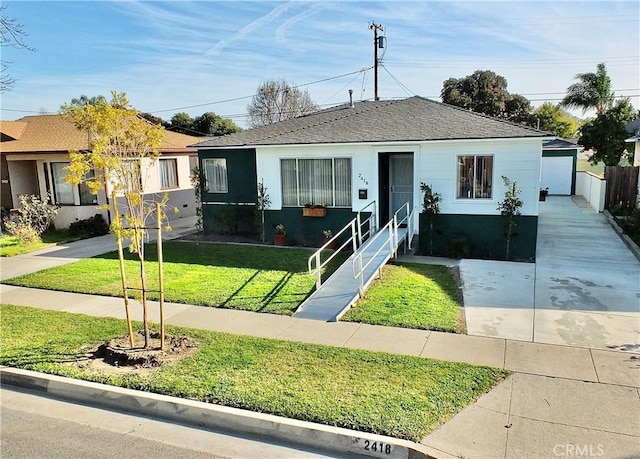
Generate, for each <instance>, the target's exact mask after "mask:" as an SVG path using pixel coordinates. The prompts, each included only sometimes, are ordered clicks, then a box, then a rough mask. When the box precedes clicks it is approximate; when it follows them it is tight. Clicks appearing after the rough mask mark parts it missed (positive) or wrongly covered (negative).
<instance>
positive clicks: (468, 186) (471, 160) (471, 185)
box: [458, 156, 493, 199]
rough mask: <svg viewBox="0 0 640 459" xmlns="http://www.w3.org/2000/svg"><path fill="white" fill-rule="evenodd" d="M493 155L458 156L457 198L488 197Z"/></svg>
mask: <svg viewBox="0 0 640 459" xmlns="http://www.w3.org/2000/svg"><path fill="white" fill-rule="evenodd" d="M492 184H493V156H458V198H459V199H490V198H491V188H492Z"/></svg>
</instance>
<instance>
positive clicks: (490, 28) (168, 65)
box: [1, 0, 640, 127]
mask: <svg viewBox="0 0 640 459" xmlns="http://www.w3.org/2000/svg"><path fill="white" fill-rule="evenodd" d="M3 5H5V6H7V7H8V8H7V9H6V10H5V14H6V15H7V16H9V17H14V18H16V19H17V20H18V21H19V22H20V23H22V24H23V26H24V29H25V31H26V32H28V33H29V36H28V37H27V39H26V41H27V43H28V44H29V45H31V46H33V47H36V48H37V51H36V52H28V51H25V50H16V49H12V48H4V49H2V59H3V61H9V62H11V65H10V67H9V73H10V74H11V75H12V76H13V77H14V78H15V79H16V82H15V85H14V89H13V90H12V91H10V92H6V93H4V94H2V96H1V97H2V100H1V109H2V113H1V117H2V119H5V120H12V119H18V118H20V117H22V116H25V115H30V114H37V113H43V112H48V113H55V112H57V111H58V110H59V107H60V105H61V104H63V103H65V102H69V101H70V100H71V99H72V98H74V97H79V96H80V95H82V94H86V95H88V96H95V95H99V94H101V95H106V96H108V95H109V94H110V92H111V91H112V90H116V91H124V92H126V93H127V95H128V96H129V99H130V101H131V103H132V104H133V105H134V106H135V107H136V108H138V109H139V110H142V111H147V112H151V113H154V114H155V115H157V116H161V117H162V118H164V119H167V120H168V119H170V118H171V116H172V115H173V114H175V113H176V112H181V111H182V112H187V113H189V114H191V115H192V116H197V115H200V114H202V113H204V112H207V111H213V112H216V113H218V114H219V115H222V116H224V117H228V118H231V119H232V120H233V121H235V122H236V123H237V124H239V125H240V126H243V127H245V126H246V111H247V110H246V107H247V104H248V103H249V101H250V97H251V95H252V94H254V93H255V92H256V89H257V87H258V86H259V85H260V83H261V82H263V81H265V80H267V79H273V78H284V79H285V80H287V81H288V82H290V83H292V84H295V85H302V84H305V86H303V89H308V91H309V93H310V95H311V97H312V99H313V100H314V101H315V102H316V103H318V104H320V105H321V106H323V107H324V106H330V105H335V104H339V103H343V102H346V101H347V100H348V89H353V91H354V96H355V99H356V100H359V99H372V98H373V95H374V92H373V71H372V70H368V71H366V72H360V71H361V70H362V69H366V68H369V67H371V66H372V63H373V32H372V31H371V30H370V29H369V23H370V22H372V21H375V22H376V23H379V24H382V25H383V26H384V28H385V32H384V34H385V35H386V38H387V46H386V49H385V50H384V53H385V54H384V56H383V64H384V68H381V69H380V77H379V80H380V82H379V94H380V97H381V98H382V99H389V98H401V97H407V96H412V95H414V94H417V95H420V96H424V97H428V98H431V99H436V100H438V98H439V94H440V90H441V89H442V83H443V81H444V80H446V79H447V78H450V77H456V78H461V77H464V76H466V75H469V74H471V73H473V72H474V71H475V70H477V69H483V70H493V71H494V72H496V73H498V74H500V75H502V76H504V77H505V78H506V79H507V82H508V85H509V86H508V89H509V91H510V92H512V93H518V94H522V95H524V96H525V97H527V98H528V99H530V100H531V101H532V103H533V104H534V106H537V105H540V104H541V103H542V102H543V101H544V100H550V101H553V102H556V101H557V99H560V98H562V96H563V95H564V91H565V90H566V88H567V87H568V86H569V85H570V84H572V83H573V82H574V76H575V74H576V73H580V72H593V71H595V68H596V64H597V63H598V62H604V63H606V65H607V70H608V72H609V74H610V76H611V78H612V81H613V88H614V90H616V94H617V95H619V96H633V97H631V101H632V103H633V104H634V106H635V107H636V108H640V2H637V1H630V2H611V1H605V2H595V1H581V2H578V1H568V2H557V1H528V2H525V1H511V2H486V1H468V2H455V1H442V2H432V1H394V0H387V1H367V2H365V1H344V2H333V1H298V0H294V1H289V2H271V1H259V2H249V1H200V2H189V1H172V2H169V1H147V2H139V1H114V2H105V1H67V2H65V1H24V0H21V1H11V0H8V1H3ZM354 72H355V73H354ZM344 74H350V75H348V76H343V77H340V78H333V77H337V76H340V75H344ZM320 80H324V81H320ZM318 81H320V82H318ZM313 82H317V83H313ZM307 83H313V84H308V85H306V84H307ZM226 100H231V101H229V102H222V103H221V102H220V101H226ZM575 113H576V114H577V115H581V112H579V111H578V112H575ZM587 115H589V113H587Z"/></svg>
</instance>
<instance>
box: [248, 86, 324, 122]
mask: <svg viewBox="0 0 640 459" xmlns="http://www.w3.org/2000/svg"><path fill="white" fill-rule="evenodd" d="M247 110H248V112H249V125H250V126H251V127H259V126H266V125H268V124H272V123H276V122H278V121H283V120H287V119H290V118H296V117H298V116H301V115H306V114H308V113H312V112H315V111H317V110H318V105H317V104H316V103H315V102H314V101H313V100H312V99H311V96H310V95H309V91H308V90H304V91H303V90H301V89H300V88H299V87H297V86H292V85H291V84H289V83H287V82H286V81H285V80H284V79H282V78H281V79H279V80H267V81H265V82H264V83H262V84H261V85H260V86H259V87H258V91H257V92H256V94H255V95H254V96H253V98H252V99H251V102H250V103H249V105H248V106H247Z"/></svg>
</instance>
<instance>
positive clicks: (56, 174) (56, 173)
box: [51, 163, 75, 205]
mask: <svg viewBox="0 0 640 459" xmlns="http://www.w3.org/2000/svg"><path fill="white" fill-rule="evenodd" d="M68 166H69V163H51V175H52V176H53V194H54V196H55V200H56V204H58V205H61V204H75V201H74V196H73V185H72V184H71V183H67V182H66V181H65V180H64V176H65V175H66V174H67V172H66V170H65V169H66V168H67V167H68Z"/></svg>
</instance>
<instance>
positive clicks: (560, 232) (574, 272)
mask: <svg viewBox="0 0 640 459" xmlns="http://www.w3.org/2000/svg"><path fill="white" fill-rule="evenodd" d="M460 273H461V277H462V281H463V284H464V287H463V294H464V302H465V314H466V320H467V330H468V333H469V334H470V335H479V336H492V337H499V338H509V339H517V340H523V341H533V342H538V343H549V344H561V345H570V346H580V347H590V348H600V349H620V350H629V351H632V350H636V351H637V350H638V349H640V261H638V260H637V259H636V258H635V256H634V255H633V253H631V251H630V250H629V249H628V248H627V246H626V245H625V244H624V243H623V242H622V240H621V239H620V238H619V237H618V235H617V234H616V233H615V231H614V230H613V229H612V228H611V227H610V226H609V224H608V223H607V221H606V218H605V217H604V215H602V214H599V213H597V212H595V211H593V210H591V208H590V207H589V206H588V205H587V204H586V203H585V202H584V201H582V200H581V199H580V198H576V197H573V198H572V197H568V196H567V197H560V196H552V197H549V198H547V201H545V202H541V203H540V217H539V223H538V246H537V255H536V263H535V264H533V263H510V262H498V261H485V260H463V261H462V262H461V263H460Z"/></svg>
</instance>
